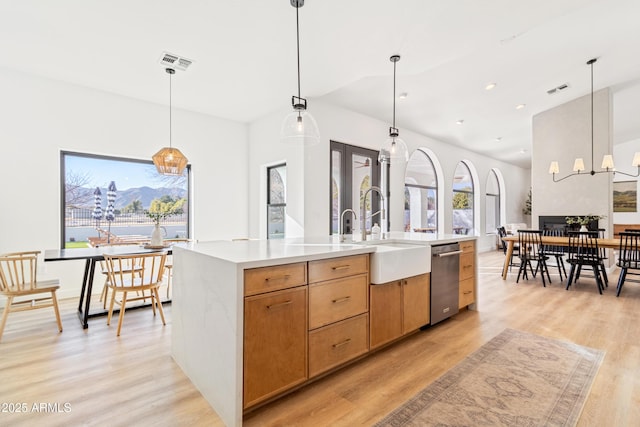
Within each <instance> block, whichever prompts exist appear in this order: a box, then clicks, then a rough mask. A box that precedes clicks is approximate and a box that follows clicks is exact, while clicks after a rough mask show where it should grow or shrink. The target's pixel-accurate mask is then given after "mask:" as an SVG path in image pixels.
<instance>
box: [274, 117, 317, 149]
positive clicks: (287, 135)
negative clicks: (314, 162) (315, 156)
mask: <svg viewBox="0 0 640 427" xmlns="http://www.w3.org/2000/svg"><path fill="white" fill-rule="evenodd" d="M280 140H281V141H282V142H285V143H289V144H299V145H305V146H308V145H314V144H317V143H319V142H320V132H319V131H318V124H317V123H316V119H314V118H313V116H312V115H311V114H309V113H308V112H307V111H306V110H294V111H292V112H291V113H289V114H287V116H286V117H285V118H284V121H283V122H282V128H281V129H280Z"/></svg>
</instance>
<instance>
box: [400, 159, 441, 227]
mask: <svg viewBox="0 0 640 427" xmlns="http://www.w3.org/2000/svg"><path fill="white" fill-rule="evenodd" d="M437 208H438V178H437V177H436V171H435V168H434V166H433V162H432V161H431V159H430V158H429V156H428V155H427V154H425V153H424V152H423V151H421V150H416V151H414V153H413V154H412V155H411V158H410V159H409V162H408V163H407V170H406V172H405V178H404V229H405V231H419V232H429V233H437V232H438V209H437Z"/></svg>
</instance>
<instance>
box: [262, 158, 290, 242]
mask: <svg viewBox="0 0 640 427" xmlns="http://www.w3.org/2000/svg"><path fill="white" fill-rule="evenodd" d="M282 167H284V168H285V170H286V168H287V163H286V162H283V163H278V164H274V165H270V166H267V212H266V214H267V240H270V239H274V237H270V236H271V234H270V233H269V219H270V217H269V210H270V209H269V208H272V207H283V208H284V215H283V217H282V224H283V226H284V231H283V233H282V237H281V238H282V239H284V238H285V237H286V236H287V221H286V220H287V215H286V213H287V191H286V185H287V183H286V182H284V183H283V185H284V186H285V191H284V203H271V170H272V169H278V168H282Z"/></svg>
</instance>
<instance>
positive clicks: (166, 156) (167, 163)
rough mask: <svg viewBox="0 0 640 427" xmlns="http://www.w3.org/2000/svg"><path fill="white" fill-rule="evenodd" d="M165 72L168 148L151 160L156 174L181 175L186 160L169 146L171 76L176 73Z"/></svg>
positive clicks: (175, 149) (172, 70) (170, 70)
mask: <svg viewBox="0 0 640 427" xmlns="http://www.w3.org/2000/svg"><path fill="white" fill-rule="evenodd" d="M165 71H166V72H167V74H169V146H168V147H164V148H162V149H161V150H160V151H158V152H157V153H156V154H154V155H153V157H152V159H153V164H154V165H155V166H156V169H157V170H158V173H160V174H162V175H182V171H184V168H185V167H186V166H187V162H188V160H187V158H186V157H185V156H184V154H182V152H181V151H180V150H178V149H177V148H173V147H172V146H171V76H173V74H175V72H176V71H175V70H174V69H173V68H166V69H165Z"/></svg>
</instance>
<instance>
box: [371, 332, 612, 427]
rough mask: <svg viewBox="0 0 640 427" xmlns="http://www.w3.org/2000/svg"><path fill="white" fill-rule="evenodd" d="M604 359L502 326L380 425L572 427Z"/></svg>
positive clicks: (597, 353) (601, 353)
mask: <svg viewBox="0 0 640 427" xmlns="http://www.w3.org/2000/svg"><path fill="white" fill-rule="evenodd" d="M603 358H604V351H602V350H596V349H592V348H587V347H582V346H579V345H577V344H573V343H569V342H563V341H558V340H554V339H550V338H545V337H541V336H538V335H534V334H530V333H526V332H521V331H516V330H513V329H505V330H504V331H503V332H502V333H501V334H499V335H498V336H497V337H495V338H493V339H492V340H491V341H489V342H488V343H486V344H485V345H483V346H482V347H480V348H479V349H478V350H477V351H476V352H474V353H473V354H471V355H470V356H468V357H467V358H466V359H464V360H463V361H462V362H460V363H459V364H458V365H456V366H455V367H453V368H452V369H451V370H449V371H448V372H447V373H445V374H444V375H443V376H441V377H440V378H439V379H437V380H436V381H435V382H434V383H433V384H431V385H429V386H428V387H426V388H425V389H424V390H422V391H421V392H419V393H418V394H417V395H416V396H414V397H413V398H412V399H410V400H409V401H408V402H406V403H405V404H403V405H402V406H401V407H399V408H398V409H396V410H394V411H393V412H392V413H390V414H389V415H387V416H386V417H385V418H384V419H383V420H382V421H380V422H379V423H377V424H376V426H420V427H422V426H439V427H445V426H492V427H493V426H527V427H529V426H574V425H575V424H576V423H577V421H578V418H579V417H580V413H581V412H582V408H583V406H584V402H585V401H586V399H587V396H588V394H589V390H590V388H591V384H592V383H593V380H594V378H595V376H596V373H597V372H598V368H599V367H600V364H601V363H602V359H603Z"/></svg>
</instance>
